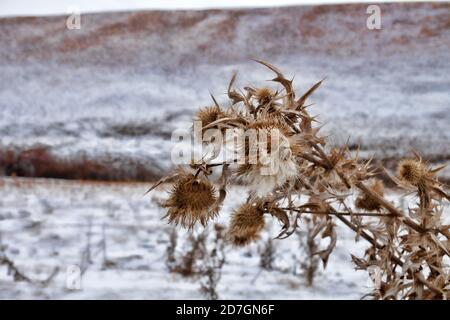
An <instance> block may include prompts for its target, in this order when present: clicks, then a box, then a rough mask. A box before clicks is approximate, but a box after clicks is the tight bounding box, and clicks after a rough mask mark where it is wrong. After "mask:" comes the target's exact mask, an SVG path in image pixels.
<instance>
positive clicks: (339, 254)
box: [0, 178, 395, 299]
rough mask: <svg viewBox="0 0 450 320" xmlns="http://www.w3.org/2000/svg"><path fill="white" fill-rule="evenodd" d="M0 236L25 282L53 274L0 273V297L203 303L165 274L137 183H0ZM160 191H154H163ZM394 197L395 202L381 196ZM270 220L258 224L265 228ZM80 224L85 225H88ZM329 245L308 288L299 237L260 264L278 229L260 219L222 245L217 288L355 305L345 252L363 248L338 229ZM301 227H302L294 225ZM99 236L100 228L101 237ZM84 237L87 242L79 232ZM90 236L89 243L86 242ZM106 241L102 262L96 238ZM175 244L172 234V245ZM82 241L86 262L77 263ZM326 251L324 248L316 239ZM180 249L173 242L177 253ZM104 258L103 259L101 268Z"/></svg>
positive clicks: (356, 293) (354, 280) (191, 285)
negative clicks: (242, 240) (72, 277)
mask: <svg viewBox="0 0 450 320" xmlns="http://www.w3.org/2000/svg"><path fill="white" fill-rule="evenodd" d="M0 184H1V188H0V235H1V243H2V246H3V248H4V250H5V253H6V255H7V256H8V257H9V258H10V259H12V260H13V261H14V262H15V263H16V266H17V267H18V268H19V270H20V271H22V272H23V273H25V274H26V275H27V276H29V277H30V278H32V279H34V280H39V279H41V280H42V279H45V278H47V277H48V275H50V274H51V273H52V271H53V270H54V269H55V268H59V269H60V272H59V273H58V274H57V276H56V277H55V278H54V279H53V280H52V281H51V282H50V283H49V284H48V285H47V286H44V287H43V286H40V285H39V284H28V283H25V282H14V280H13V278H12V276H10V275H7V273H6V267H0V298H3V299H4V298H8V299H13V298H20V299H25V298H38V299H46V298H53V299H55V298H58V299H60V298H63V299H81V298H87V299H93V298H95V299H107V298H114V299H115V298H118V299H120V298H122V299H125V298H130V299H152V298H159V299H177V298H179V299H194V298H203V296H202V295H201V293H200V290H199V281H198V278H195V277H194V278H185V277H182V276H181V275H179V274H175V273H169V272H168V270H167V267H166V264H165V259H166V249H167V246H168V245H169V231H170V230H171V227H170V226H169V225H167V224H166V222H165V221H161V220H160V218H161V217H162V216H163V213H164V211H163V210H162V209H161V208H160V207H159V205H158V200H160V198H161V197H163V193H157V194H155V195H153V196H148V197H143V193H144V192H145V190H146V188H147V185H146V184H122V183H119V184H103V183H97V184H87V183H84V184H81V185H80V184H79V183H78V182H64V181H61V180H39V179H38V180H35V179H10V178H5V179H2V180H0ZM164 189H165V187H163V188H162V189H161V191H163V190H164ZM243 192H244V193H245V189H243V187H236V188H233V189H232V190H231V192H230V193H229V196H228V198H227V199H226V202H225V205H224V209H223V211H222V212H223V214H222V216H221V217H220V218H219V219H218V220H217V221H216V222H219V223H226V221H227V220H228V219H227V216H228V215H229V213H230V211H231V209H232V208H233V207H234V206H235V205H236V204H237V203H240V202H241V201H243V199H242V198H241V197H242V194H243ZM390 198H391V199H395V196H391V197H390ZM269 221H271V220H270V219H267V222H269ZM89 226H90V227H89ZM338 226H339V229H338V234H339V239H338V243H337V247H336V249H335V251H334V253H333V254H332V256H331V258H330V261H329V264H328V266H327V269H326V270H325V271H323V269H322V266H320V267H319V272H318V275H317V277H316V279H315V282H314V285H313V287H311V288H308V287H307V286H306V282H305V280H304V277H303V276H302V274H301V270H300V269H299V268H298V264H299V261H302V259H304V258H302V255H303V254H304V251H303V249H301V248H300V247H299V246H300V243H299V238H298V236H297V235H293V236H291V237H290V238H288V239H286V240H274V246H275V257H276V258H275V263H274V266H275V270H273V271H267V270H263V269H261V268H260V265H259V263H260V252H261V251H262V248H263V246H264V245H265V243H266V241H267V238H268V237H275V236H276V234H277V232H278V231H279V228H280V226H279V224H278V223H277V222H274V223H269V225H268V227H267V230H266V232H265V233H264V234H263V236H262V239H261V240H259V241H258V242H257V243H255V244H252V245H250V246H249V247H247V248H242V249H240V248H239V249H235V248H231V247H227V248H226V263H225V266H224V267H223V275H222V279H221V280H220V283H219V286H218V292H219V296H220V297H221V298H224V299H359V298H361V297H362V296H363V295H364V294H365V293H367V292H368V291H369V290H370V284H371V282H370V280H369V279H368V278H367V276H366V273H365V272H363V271H355V270H354V265H353V263H352V262H351V259H350V254H355V255H361V254H363V252H364V248H365V247H366V246H367V245H366V243H365V242H364V241H362V240H361V241H359V242H356V243H355V242H354V234H353V233H352V232H351V231H349V230H348V229H346V228H345V227H344V226H341V225H340V224H339V223H338ZM301 229H302V230H304V228H303V227H302V228H301ZM103 230H104V232H103ZM89 233H90V236H89V235H88V234H89ZM89 238H90V240H88V239H89ZM103 239H105V240H106V256H105V255H104V251H103V250H102V246H101V242H102V240H103ZM183 239H185V236H184V232H183V231H182V230H180V231H179V241H181V243H182V242H183ZM88 242H90V248H91V249H90V252H91V263H90V264H87V263H86V260H85V258H86V256H85V255H86V248H87V244H88ZM324 245H326V243H324ZM178 250H183V245H182V244H181V245H180V246H179V247H178ZM105 259H106V260H107V261H108V263H107V265H106V267H105V266H104V262H105ZM71 265H78V266H81V268H82V269H84V268H86V271H85V273H84V275H83V277H82V290H80V291H70V290H67V289H66V276H67V275H66V269H67V267H69V266H71Z"/></svg>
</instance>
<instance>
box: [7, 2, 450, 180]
mask: <svg viewBox="0 0 450 320" xmlns="http://www.w3.org/2000/svg"><path fill="white" fill-rule="evenodd" d="M380 7H381V13H382V29H381V30H373V31H372V30H368V29H367V28H366V19H367V17H368V15H367V14H366V8H367V5H330V6H302V7H290V8H275V9H273V8H271V9H245V10H207V11H149V12H134V13H103V14H88V15H83V16H82V20H81V23H82V28H81V30H68V29H66V17H62V16H61V17H30V18H4V19H0V70H1V72H0V174H6V175H22V176H40V177H58V178H75V179H103V180H152V179H155V178H156V177H158V176H161V175H162V174H163V173H164V172H166V171H167V170H168V169H169V168H170V167H171V163H170V147H171V143H170V136H171V133H172V131H173V130H174V129H175V128H179V127H188V126H189V120H190V118H191V116H192V115H193V113H194V112H195V110H196V109H197V108H198V107H199V106H203V105H206V104H210V98H209V92H210V91H211V92H212V93H213V94H214V95H215V96H217V98H218V100H219V102H220V103H222V104H225V102H226V96H225V95H224V94H223V93H224V92H225V91H226V88H227V85H228V81H229V79H230V77H231V75H232V72H233V71H235V70H238V71H239V74H238V81H237V85H240V86H242V85H247V84H249V83H256V84H264V83H266V82H265V81H264V80H267V79H270V78H271V77H272V74H270V72H268V71H267V70H265V69H263V68H262V67H261V66H258V65H257V64H255V63H254V62H251V61H250V60H249V59H250V58H259V59H263V60H266V61H269V62H271V63H272V64H274V65H277V66H279V67H280V68H281V69H282V70H284V71H285V72H286V74H288V75H290V76H295V80H294V84H295V85H296V87H297V88H298V90H300V91H303V90H306V89H308V88H309V87H310V86H311V85H312V84H314V83H315V82H317V81H318V80H320V79H322V78H323V77H325V76H326V77H327V79H326V81H325V82H324V84H323V85H322V87H321V88H320V89H319V90H318V91H317V93H315V94H314V95H313V97H312V99H311V100H310V102H314V103H315V104H314V106H312V107H311V113H313V114H319V120H320V121H321V122H322V123H325V124H326V126H325V127H324V130H325V132H327V133H332V134H333V135H334V138H333V139H334V141H335V143H337V144H340V143H343V142H345V141H346V140H347V138H348V137H350V144H351V145H352V146H356V145H357V144H361V147H362V151H363V155H365V156H367V157H369V156H370V155H371V154H372V153H375V154H376V158H377V159H378V160H380V161H381V160H383V161H385V162H386V164H387V165H388V166H389V164H391V163H392V161H393V160H395V159H398V158H399V157H402V156H405V155H407V154H408V150H409V149H410V147H414V148H416V149H417V150H419V151H420V152H421V153H423V154H424V156H425V157H426V158H427V159H429V160H430V161H432V162H433V163H441V162H445V161H448V160H449V159H450V148H449V147H448V146H449V145H450V130H449V127H450V112H449V108H450V91H449V88H450V64H449V60H450V54H449V48H450V4H442V3H441V4H432V3H429V4H419V3H415V4H411V3H404V4H382V5H380ZM446 174H447V175H448V176H450V174H449V173H448V171H447V173H446Z"/></svg>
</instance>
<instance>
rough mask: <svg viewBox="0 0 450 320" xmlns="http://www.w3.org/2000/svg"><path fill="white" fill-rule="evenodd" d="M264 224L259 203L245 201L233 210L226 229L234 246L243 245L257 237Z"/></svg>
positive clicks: (262, 212)
mask: <svg viewBox="0 0 450 320" xmlns="http://www.w3.org/2000/svg"><path fill="white" fill-rule="evenodd" d="M264 226H265V222H264V211H263V209H262V206H261V204H258V203H253V204H251V203H245V204H243V205H241V206H240V207H239V208H238V209H237V210H235V211H234V212H233V215H232V217H231V223H230V227H229V230H228V235H229V239H230V240H231V243H232V244H233V245H235V246H245V245H247V244H249V243H251V242H253V241H255V240H256V239H258V238H259V234H260V232H261V230H262V229H264Z"/></svg>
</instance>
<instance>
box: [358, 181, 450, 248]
mask: <svg viewBox="0 0 450 320" xmlns="http://www.w3.org/2000/svg"><path fill="white" fill-rule="evenodd" d="M356 187H357V188H358V189H360V190H361V191H362V192H364V193H365V194H367V195H369V196H371V197H372V198H374V199H375V200H377V201H378V202H379V203H380V204H381V205H382V206H383V207H384V208H386V209H387V210H388V211H389V212H390V213H392V214H393V215H395V216H397V217H399V218H400V219H401V220H403V222H404V223H405V224H406V225H407V226H408V227H410V228H411V229H413V230H415V231H417V232H420V233H425V232H428V231H430V230H427V229H424V228H423V227H421V226H420V225H419V224H417V223H416V222H415V221H414V220H412V219H411V218H409V217H407V216H405V215H404V214H402V213H401V212H400V211H398V210H397V208H395V207H394V206H393V205H392V204H391V203H389V202H388V201H386V200H385V199H384V198H383V197H381V196H380V195H379V194H377V193H376V192H374V191H372V190H371V189H370V188H367V187H366V186H365V185H364V183H362V182H358V183H356ZM437 231H438V232H439V233H441V234H442V235H444V236H445V237H446V238H447V239H450V234H449V233H448V232H447V231H445V230H437Z"/></svg>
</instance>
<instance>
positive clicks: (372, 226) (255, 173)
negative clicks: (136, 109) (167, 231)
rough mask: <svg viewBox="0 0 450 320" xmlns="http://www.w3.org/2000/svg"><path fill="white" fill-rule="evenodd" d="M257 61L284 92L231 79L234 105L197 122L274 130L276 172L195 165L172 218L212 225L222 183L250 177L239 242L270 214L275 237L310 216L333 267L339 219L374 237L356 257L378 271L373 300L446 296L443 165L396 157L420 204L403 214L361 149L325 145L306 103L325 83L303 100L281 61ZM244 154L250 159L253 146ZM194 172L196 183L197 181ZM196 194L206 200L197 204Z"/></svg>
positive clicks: (239, 217) (234, 223) (235, 228)
mask: <svg viewBox="0 0 450 320" xmlns="http://www.w3.org/2000/svg"><path fill="white" fill-rule="evenodd" d="M257 62H258V63H260V64H262V65H264V66H266V67H267V68H269V69H270V70H271V71H273V72H274V73H275V75H276V76H275V78H274V79H273V81H275V82H277V83H279V84H280V85H281V86H282V87H283V90H281V91H276V90H273V89H270V88H265V87H264V88H255V87H245V88H244V91H242V90H236V89H234V83H235V79H236V75H234V76H233V77H232V79H231V82H230V84H229V87H228V97H229V98H230V103H229V105H228V106H227V107H226V108H223V107H221V106H219V105H218V103H217V101H215V100H214V107H213V108H211V109H204V110H202V111H200V113H199V114H198V118H204V120H205V123H206V125H204V126H203V129H206V128H217V129H220V130H222V129H225V128H234V129H242V130H244V131H245V130H248V129H252V128H253V129H254V128H257V129H262V128H268V127H276V128H277V129H279V132H280V133H281V135H280V136H281V137H282V139H281V140H279V141H281V142H280V143H278V144H276V145H272V146H275V147H276V148H275V151H274V149H271V153H270V156H271V157H272V159H273V160H274V163H275V164H276V165H277V167H278V171H277V172H276V173H275V174H274V175H272V176H271V175H268V176H267V175H266V176H264V175H262V174H261V170H262V166H259V165H258V164H250V163H247V162H246V163H245V164H244V165H241V166H237V167H233V166H230V165H229V164H228V163H226V164H225V163H215V164H212V163H211V161H212V160H214V159H209V160H207V161H206V160H205V161H204V162H203V163H201V164H196V165H195V166H191V167H190V170H193V172H192V173H184V174H181V175H180V174H178V175H177V174H175V176H171V177H170V178H174V177H175V179H176V181H175V185H174V189H173V192H172V193H171V195H170V198H169V200H168V201H167V203H166V207H168V209H169V212H168V214H167V217H168V218H169V222H173V223H175V224H177V223H180V224H181V225H183V226H185V227H192V226H193V225H194V224H195V223H196V222H200V223H202V224H206V223H207V222H208V220H210V219H211V218H212V217H213V216H214V215H215V214H216V213H218V212H219V211H220V204H221V203H222V202H223V199H224V198H225V196H226V192H225V189H226V187H227V186H228V185H229V184H230V183H231V180H230V179H227V177H228V174H231V175H232V176H234V177H237V176H245V177H246V179H245V181H246V182H247V183H248V184H249V187H250V190H251V191H250V194H249V197H248V198H247V203H245V204H243V205H241V207H240V208H238V209H236V210H235V212H234V214H233V216H232V218H231V223H230V227H229V229H228V230H229V237H230V238H231V239H232V241H233V243H235V244H237V245H245V244H248V243H250V242H252V241H254V240H256V239H257V238H258V235H259V233H260V232H261V230H262V229H263V228H264V216H265V215H269V216H271V217H273V218H275V219H278V220H279V221H280V222H281V224H282V230H281V232H280V234H279V235H278V238H285V237H288V236H290V235H291V234H293V233H294V232H295V230H296V229H297V228H299V227H300V228H301V227H302V222H301V221H302V217H303V216H305V215H312V216H313V217H314V218H313V221H314V228H313V230H314V232H313V233H312V234H311V237H310V238H311V239H312V240H314V239H321V238H329V239H330V241H329V242H328V243H329V244H328V246H327V247H326V248H324V249H321V250H316V252H314V255H317V256H318V257H320V258H321V259H322V261H323V263H324V265H326V262H327V261H328V258H329V256H330V254H331V253H332V251H333V249H334V247H335V244H336V238H337V234H336V231H335V227H334V226H335V224H334V221H335V220H336V219H337V220H339V221H341V222H342V223H343V224H344V225H345V226H347V227H349V228H350V229H351V230H353V231H354V232H355V234H356V238H362V239H365V240H366V241H367V242H368V243H369V247H368V248H367V251H366V253H365V255H364V257H353V261H354V263H355V265H356V266H357V268H359V269H364V270H367V271H370V270H373V268H378V270H379V272H377V275H378V279H377V281H376V286H375V288H374V290H373V292H372V295H373V297H375V298H377V299H447V298H448V297H449V293H450V292H449V291H450V282H449V279H450V270H449V266H448V265H447V264H446V262H445V259H448V256H449V252H450V241H449V239H450V226H448V225H445V224H444V223H443V221H442V215H443V209H442V204H443V201H448V200H449V199H450V197H449V195H448V194H447V193H446V191H445V190H444V186H443V185H442V183H440V182H439V181H438V179H437V177H436V174H437V172H438V171H439V170H440V169H442V167H440V168H435V169H432V168H430V167H429V166H428V165H427V164H426V163H425V162H424V161H423V160H422V159H421V158H420V156H419V155H418V154H417V153H416V152H414V154H415V158H414V159H409V160H404V161H401V162H400V163H399V166H398V172H397V174H396V176H395V175H392V174H391V177H392V179H393V180H394V182H396V183H397V185H398V186H399V187H400V188H402V189H403V190H404V192H405V194H406V193H411V192H413V193H414V194H415V196H416V198H417V200H418V204H417V206H414V207H410V208H408V211H406V212H405V211H403V210H402V209H401V208H399V207H397V206H396V205H395V204H394V203H392V202H390V201H388V200H387V199H386V198H385V196H384V187H383V185H382V183H381V182H380V181H379V180H377V174H376V173H375V171H374V170H373V168H372V165H371V161H370V160H369V161H366V162H363V161H361V160H360V158H359V154H358V152H356V154H353V155H352V154H351V153H350V151H349V148H348V146H346V145H344V146H342V147H341V148H335V147H333V146H329V145H327V138H326V137H324V136H321V135H320V133H319V132H320V127H315V126H314V123H315V118H314V117H313V116H311V115H310V114H309V111H308V106H307V105H306V104H305V103H306V100H307V98H308V97H309V96H310V95H311V94H312V93H313V92H314V91H315V90H316V89H317V88H318V87H319V86H320V85H321V83H322V81H320V82H318V83H316V84H315V85H314V86H313V87H312V88H311V89H309V90H307V92H306V93H304V94H303V95H301V96H300V98H297V97H296V92H295V90H294V88H293V83H292V80H288V79H287V78H286V77H285V76H284V75H283V74H282V72H281V71H280V70H278V69H277V68H276V67H274V66H272V65H270V64H268V63H266V62H263V61H257ZM237 132H240V131H239V130H238V131H237ZM237 135H239V133H237ZM224 141H225V140H224ZM245 148H247V147H245ZM245 150H246V153H245V155H246V156H247V151H248V150H249V149H245ZM246 160H247V159H246ZM221 166H222V170H223V171H222V177H221V180H220V181H219V183H218V185H219V186H220V197H219V199H216V196H215V195H214V190H215V189H214V187H213V184H214V183H213V182H209V181H211V180H212V178H211V177H212V173H213V171H214V170H217V169H218V168H220V167H221ZM224 172H225V173H224ZM193 177H195V179H197V180H196V181H199V182H197V185H196V186H195V187H194V184H193V181H194V178H193ZM198 179H200V180H198ZM162 181H163V180H162ZM159 183H161V182H159ZM200 186H201V187H200ZM198 194H203V195H204V199H207V200H202V202H201V203H199V202H197V200H196V195H198ZM352 194H357V195H358V197H357V198H356V208H357V209H359V210H363V211H364V212H355V211H354V209H353V208H354V203H353V200H352V199H353V198H352V197H351V195H352ZM286 203H287V205H286ZM255 204H256V205H255Z"/></svg>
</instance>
